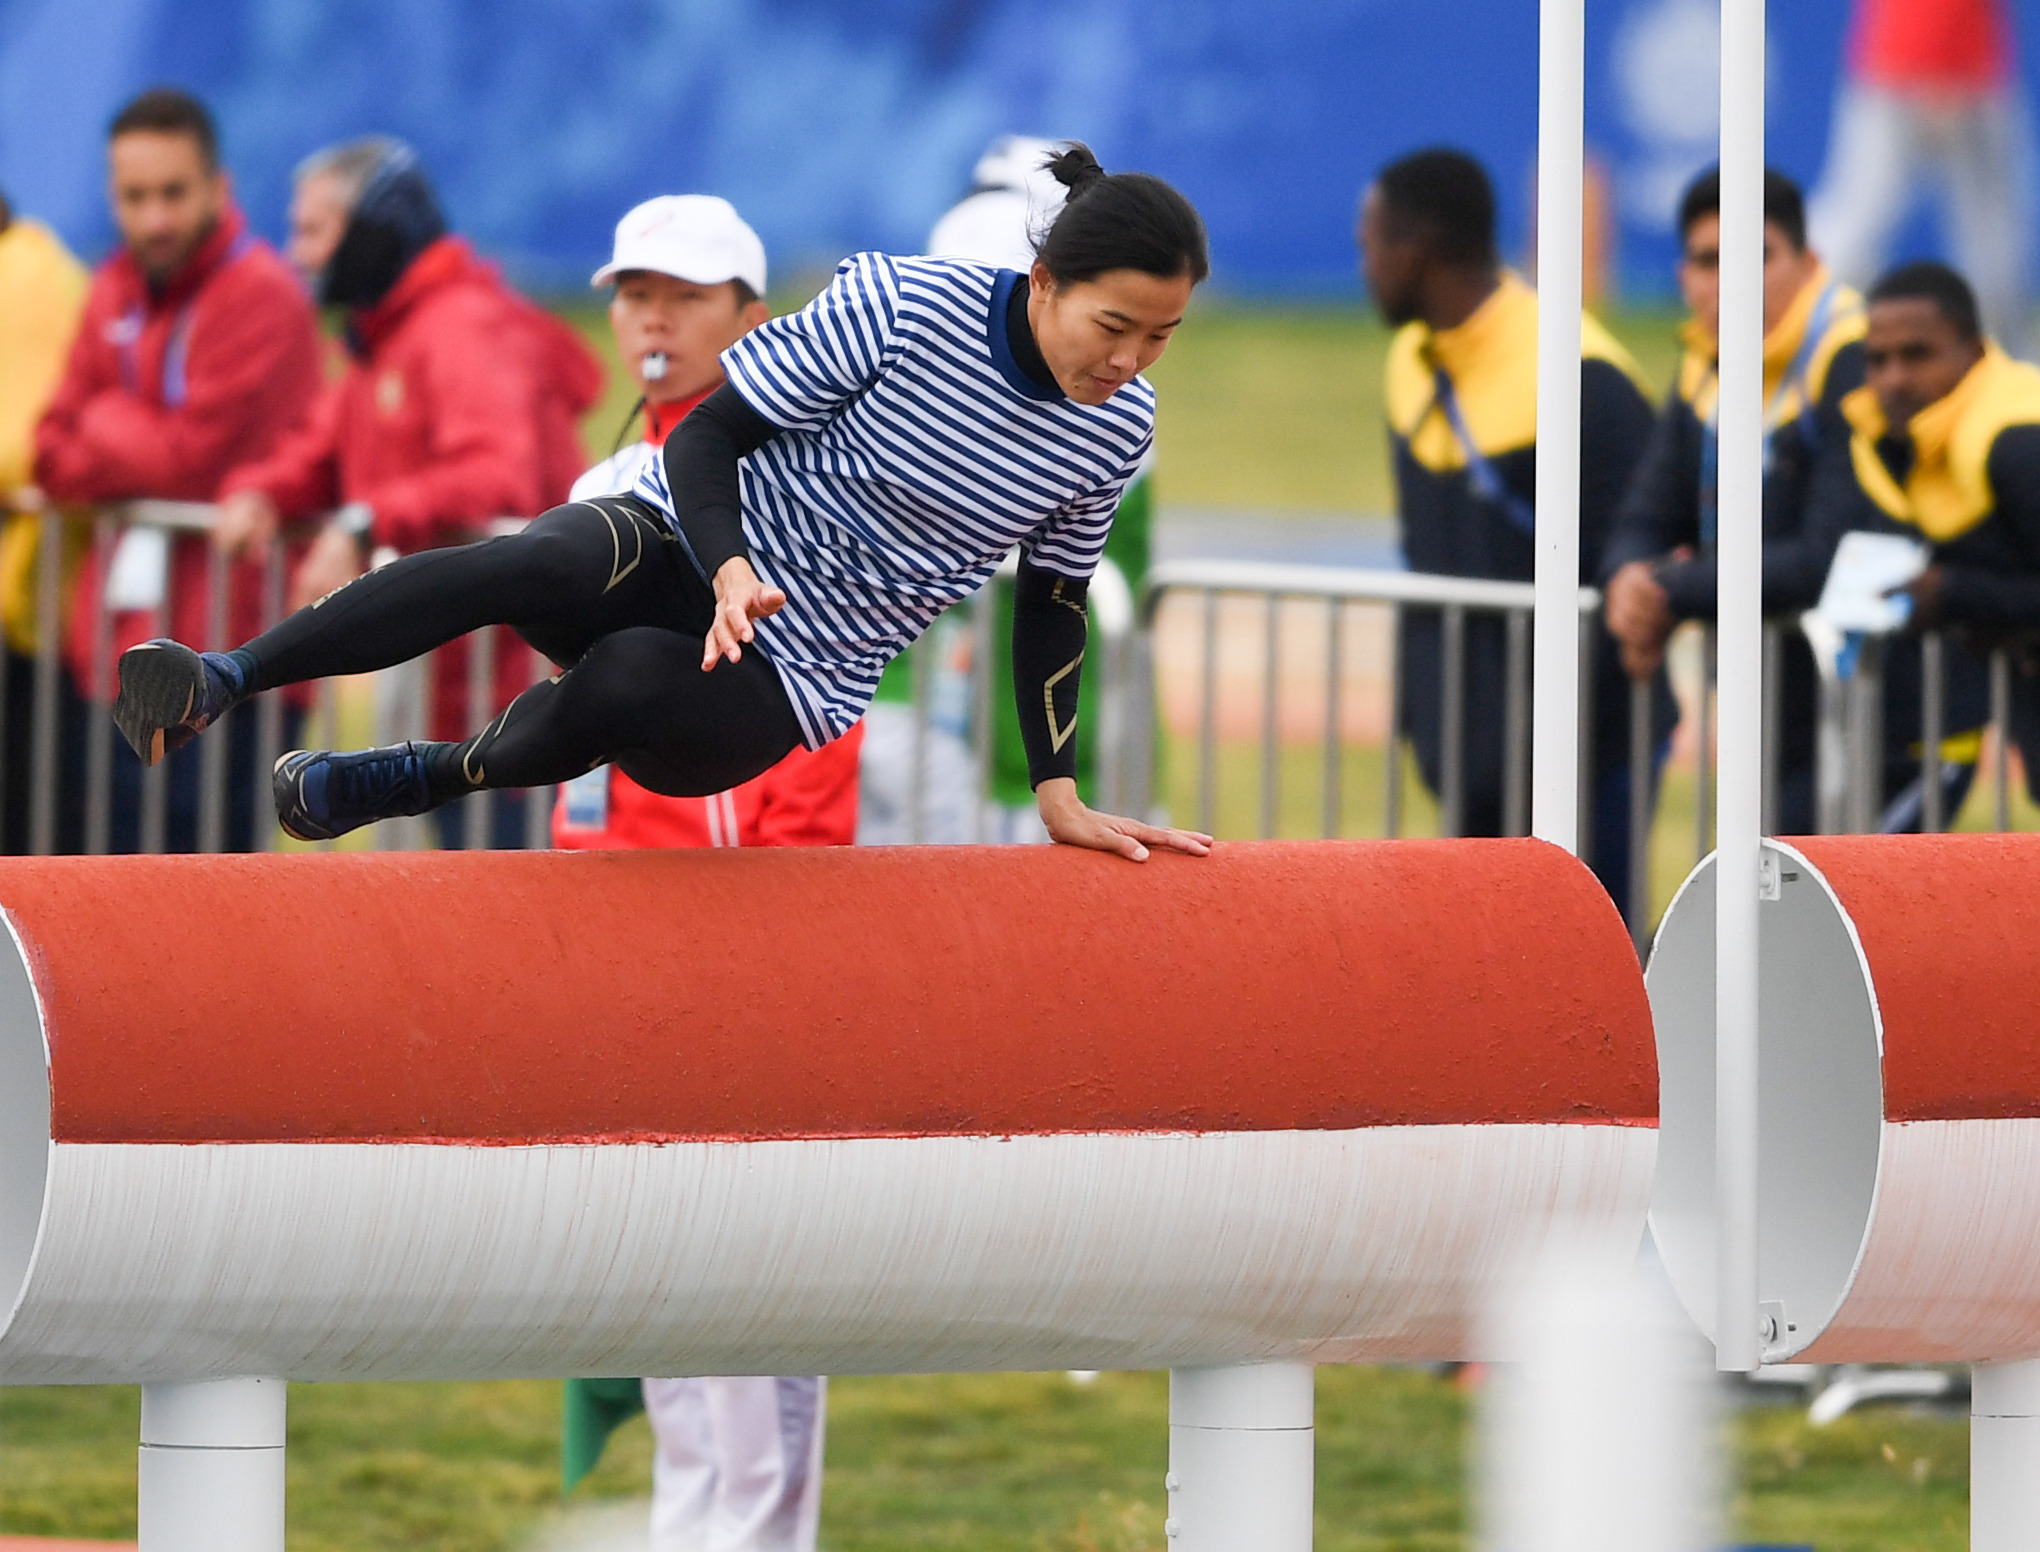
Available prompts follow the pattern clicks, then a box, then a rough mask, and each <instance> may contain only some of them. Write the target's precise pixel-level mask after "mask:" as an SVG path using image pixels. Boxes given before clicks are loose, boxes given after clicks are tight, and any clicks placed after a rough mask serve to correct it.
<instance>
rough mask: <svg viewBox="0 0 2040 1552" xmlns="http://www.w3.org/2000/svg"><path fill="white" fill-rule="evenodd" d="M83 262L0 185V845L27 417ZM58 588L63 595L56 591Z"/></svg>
mask: <svg viewBox="0 0 2040 1552" xmlns="http://www.w3.org/2000/svg"><path fill="white" fill-rule="evenodd" d="M86 283H87V282H86V275H85V269H84V266H83V265H81V264H80V263H79V262H78V261H77V260H76V259H74V258H72V257H71V254H70V252H69V251H68V250H67V249H66V248H65V247H64V245H63V242H62V241H61V240H60V239H59V238H58V237H57V235H56V234H55V233H54V232H52V231H51V230H50V229H49V228H48V227H46V226H44V225H43V224H42V223H41V222H39V221H29V220H24V219H21V218H19V217H17V216H16V215H15V214H14V211H13V208H12V207H11V206H10V205H9V204H8V203H7V196H6V195H5V194H4V193H0V319H4V320H5V323H4V325H0V513H4V514H5V522H4V525H0V634H4V637H5V652H4V656H0V788H4V798H0V851H6V852H21V851H25V850H26V849H27V845H28V797H29V779H28V778H29V743H30V716H31V712H32V709H33V694H32V688H33V684H34V679H33V667H34V661H33V660H34V654H35V650H36V645H37V642H38V639H39V637H38V631H39V630H40V628H41V627H42V625H43V623H44V622H43V621H41V620H38V619H37V618H36V599H35V580H36V535H37V532H38V527H39V524H38V518H37V515H36V514H37V513H38V512H40V510H41V508H42V495H41V492H39V491H38V490H37V489H36V488H35V426H36V422H37V421H38V420H40V419H41V418H42V412H43V407H44V406H45V405H47V404H48V403H49V402H50V395H51V394H53V393H55V392H56V388H57V380H58V379H59V378H60V377H62V376H63V372H64V361H65V358H66V357H67V356H68V355H69V353H70V349H71V336H72V335H73V334H75V333H76V332H77V330H78V317H79V314H80V313H82V312H83V311H84V307H85V288H86ZM59 596H60V597H61V596H63V594H62V592H61V591H60V593H59Z"/></svg>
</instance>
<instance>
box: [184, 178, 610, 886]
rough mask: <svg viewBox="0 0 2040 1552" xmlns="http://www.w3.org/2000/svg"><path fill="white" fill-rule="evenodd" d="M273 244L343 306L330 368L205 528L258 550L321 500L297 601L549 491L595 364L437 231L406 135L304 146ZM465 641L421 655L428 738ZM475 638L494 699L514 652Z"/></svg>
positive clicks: (523, 666)
mask: <svg viewBox="0 0 2040 1552" xmlns="http://www.w3.org/2000/svg"><path fill="white" fill-rule="evenodd" d="M290 252H291V259H292V262H294V263H295V264H296V265H297V266H298V267H299V268H300V269H301V270H303V271H304V272H305V273H306V275H308V276H310V277H312V278H313V283H314V284H315V286H316V287H317V292H318V297H319V300H320V301H322V302H325V303H329V304H332V305H335V306H339V307H344V308H346V309H347V329H346V344H347V351H348V363H347V369H346V371H345V373H344V374H343V375H342V377H341V378H340V380H339V381H338V382H337V383H334V384H332V385H331V386H330V387H329V388H328V389H327V390H326V392H325V394H324V395H323V397H322V398H321V399H320V401H319V404H318V406H317V409H316V411H315V412H314V414H313V415H312V418H311V420H310V421H309V422H308V423H307V424H306V425H304V426H303V427H302V428H300V429H299V430H298V431H297V432H295V433H294V434H292V435H291V436H290V437H289V438H288V439H286V440H285V441H284V443H283V444H282V445H281V446H280V447H278V448H277V449H276V450H275V451H274V452H273V453H271V454H270V455H269V456H268V457H266V458H263V459H261V460H259V461H253V462H250V463H248V464H246V465H244V466H243V467H241V468H238V469H236V470H235V471H234V472H233V474H232V475H231V476H230V477H229V478H228V480H227V482H226V485H225V487H224V492H225V493H224V497H223V501H222V506H221V513H220V525H219V531H218V538H219V541H220V543H221V544H223V545H225V546H226V547H227V548H229V549H230V550H232V551H235V552H247V551H255V550H259V549H262V548H264V547H266V546H267V545H268V544H270V543H271V542H273V540H274V538H275V535H276V533H277V530H278V527H279V525H280V524H281V523H283V522H286V521H295V520H302V519H306V518H310V517H312V516H315V515H317V514H320V513H331V514H333V515H332V516H331V518H330V519H329V520H328V522H327V523H326V526H325V528H324V529H323V531H322V532H321V533H320V534H319V536H318V537H317V538H316V539H314V540H313V542H312V545H311V548H310V550H309V551H307V553H306V555H305V557H304V559H303V560H302V561H301V562H299V564H298V566H297V568H296V571H295V573H294V575H293V578H292V583H291V603H292V604H293V606H302V605H304V604H307V603H310V602H311V601H312V600H313V599H316V598H319V597H322V596H324V595H325V594H326V593H328V592H331V591H332V590H333V589H334V588H336V587H339V586H341V585H343V584H344V583H346V582H348V581H350V580H352V579H353V578H354V577H355V576H357V575H359V574H360V572H361V569H362V567H363V565H364V564H365V563H366V561H367V560H368V558H369V556H370V554H371V553H372V552H373V551H375V550H376V549H379V548H388V549H391V550H394V551H396V552H397V553H399V554H411V553H414V552H416V551H418V550H426V549H433V548H436V547H438V546H441V545H447V544H460V543H465V542H467V541H468V540H471V539H474V538H476V537H478V536H479V535H480V534H481V533H482V532H483V531H485V530H486V529H487V527H488V526H489V524H490V523H491V522H492V521H493V520H495V519H497V518H503V517H530V516H533V515H535V514H537V513H539V512H543V511H545V510H546V509H547V508H548V507H551V506H554V505H556V504H558V503H559V502H561V501H563V500H565V499H566V494H567V489H568V487H569V486H570V485H571V484H572V482H573V479H574V476H575V475H576V474H577V473H579V471H580V468H581V465H582V463H583V461H584V459H583V454H582V450H581V442H580V432H579V429H578V424H579V417H580V416H581V414H582V413H583V412H584V411H586V410H587V409H588V408H589V407H590V406H591V405H593V404H594V402H595V399H596V397H597V395H598V394H599V393H600V391H601V387H602V368H601V366H600V364H599V363H597V361H596V360H595V358H594V357H593V356H592V355H591V354H589V352H588V349H587V347H586V346H585V345H583V344H582V343H581V341H580V339H579V337H578V336H576V335H575V334H574V332H573V331H572V330H571V329H569V328H568V327H567V326H566V325H565V324H564V323H561V322H560V321H559V320H558V319H556V318H554V317H553V316H552V315H551V314H549V313H547V312H544V311H542V310H541V309H540V308H538V307H535V306H534V305H532V304H531V303H530V302H528V301H526V300H525V299H524V298H523V297H521V296H519V295H517V294H516V292H514V291H512V290H511V289H510V288H509V287H508V286H507V285H505V284H504V282H503V280H502V278H501V277H500V276H499V275H498V274H497V273H496V270H495V269H494V267H493V266H491V265H488V264H485V263H483V262H482V260H480V259H479V258H477V257H476V256H475V253H474V251H473V250H472V249H471V248H469V246H468V245H467V244H466V243H465V242H463V241H462V240H461V239H460V238H458V237H454V236H451V235H450V234H449V233H448V232H447V230H446V221H445V218H444V216H443V215H442V214H441V212H440V208H439V202H438V199H437V197H436V196H435V195H434V193H433V191H432V186H431V184H430V182H429V181H428V180H427V179H426V176H425V173H424V169H423V168H422V167H420V166H419V164H418V159H417V156H416V155H415V153H413V152H412V150H411V148H410V147H409V146H406V145H404V144H403V143H402V142H401V141H396V140H390V139H385V138H376V139H370V140H361V141H355V142H353V143H351V144H348V145H343V146H339V147H336V148H334V149H331V150H328V151H323V152H320V153H319V154H317V155H315V156H313V157H312V158H310V159H309V160H308V161H306V162H305V163H304V164H303V165H302V166H301V167H300V168H299V169H298V174H297V185H296V191H295V194H294V196H293V198H292V201H291V247H290ZM468 645H469V644H468V643H467V642H464V641H462V642H455V643H453V644H452V645H451V646H448V647H446V648H443V649H442V650H441V651H440V652H439V653H437V654H435V656H434V659H433V662H432V667H431V679H432V690H431V702H432V717H431V721H432V727H431V736H432V737H434V738H464V737H466V736H467V735H468V734H469V733H470V732H473V731H474V728H473V727H472V726H470V723H471V720H472V717H471V712H470V708H469V696H468ZM494 650H495V661H496V670H495V672H496V684H495V693H494V696H493V698H492V706H491V709H492V710H493V711H500V710H501V709H502V708H503V707H505V706H507V705H509V703H510V702H511V701H512V700H513V699H515V698H516V696H517V695H518V693H519V692H520V691H522V690H523V689H524V688H525V687H526V686H528V685H529V684H530V683H531V680H532V674H533V663H532V657H531V653H530V651H529V649H528V648H526V647H525V646H524V645H523V643H522V642H520V641H519V640H518V639H517V637H516V636H515V635H513V634H512V633H511V632H509V631H507V630H499V631H497V632H496V636H495V647H494ZM492 796H493V804H494V807H493V816H492V821H491V824H490V826H489V829H490V836H491V843H492V844H493V845H496V846H499V847H514V846H520V845H522V844H523V837H524V834H525V828H524V825H525V821H524V803H525V798H524V794H522V793H498V794H494V795H492ZM467 801H469V802H472V801H473V799H469V800H467ZM464 808H465V804H464V803H463V804H459V805H453V806H450V807H448V808H446V809H442V810H440V811H439V815H438V823H439V827H440V839H441V842H442V843H443V844H445V845H448V846H459V845H461V844H463V840H464V836H465V832H466V823H465V815H464V814H463V813H462V812H461V810H462V809H464Z"/></svg>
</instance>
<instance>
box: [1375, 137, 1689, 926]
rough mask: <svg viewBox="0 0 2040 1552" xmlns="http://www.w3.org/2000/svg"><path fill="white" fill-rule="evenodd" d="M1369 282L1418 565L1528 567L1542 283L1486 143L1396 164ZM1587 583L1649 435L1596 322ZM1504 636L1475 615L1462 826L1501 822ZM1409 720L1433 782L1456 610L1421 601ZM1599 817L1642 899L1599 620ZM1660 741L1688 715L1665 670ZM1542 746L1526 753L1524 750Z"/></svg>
mask: <svg viewBox="0 0 2040 1552" xmlns="http://www.w3.org/2000/svg"><path fill="white" fill-rule="evenodd" d="M1358 236H1359V242H1360V248H1361V252H1362V262H1363V268H1364V271H1365V274H1366V280H1367V286H1368V289H1369V290H1370V291H1371V292H1372V293H1373V295H1374V299H1375V303H1376V305H1377V306H1378V307H1379V308H1380V309H1381V314H1382V317H1383V318H1384V319H1386V320H1387V321H1388V323H1390V324H1391V325H1392V326H1394V327H1395V329H1396V330H1397V333H1396V336H1395V339H1394V340H1393V342H1392V343H1391V344H1390V347H1389V357H1388V375H1387V385H1386V397H1387V406H1388V420H1389V434H1390V443H1391V447H1392V452H1393V457H1394V466H1395V482H1396V506H1397V509H1398V515H1399V517H1400V519H1401V524H1402V546H1403V555H1404V558H1405V559H1406V561H1407V562H1408V565H1409V568H1410V570H1412V571H1420V572H1430V573H1434V574H1441V575H1446V576H1461V577H1496V578H1503V579H1507V580H1512V581H1529V580H1531V577H1532V574H1533V570H1534V565H1533V539H1532V535H1533V533H1534V531H1535V528H1536V511H1535V506H1534V503H1535V501H1536V487H1537V481H1536V463H1537V294H1536V292H1534V291H1532V290H1531V289H1530V287H1529V286H1527V285H1525V284H1524V283H1523V281H1522V280H1520V279H1518V278H1517V277H1516V276H1514V275H1512V274H1508V273H1505V272H1504V271H1503V270H1502V268H1501V265H1500V262H1499V260H1498V258H1497V256H1496V252H1497V250H1496V246H1495V204H1494V190H1493V186H1492V185H1491V184H1490V183H1489V181H1488V177H1487V174H1486V173H1485V172H1484V171H1483V170H1482V168H1481V167H1480V165H1479V164H1478V163H1477V162H1475V161H1474V160H1473V159H1472V158H1471V157H1468V156H1466V155H1465V154H1463V153H1462V152H1458V151H1452V150H1426V151H1418V152H1415V153H1413V154H1412V155H1409V156H1406V157H1403V158H1402V159H1401V160H1399V161H1396V162H1393V163H1391V164H1390V165H1389V166H1387V167H1385V168H1383V169H1382V171H1381V173H1380V175H1379V176H1378V177H1377V178H1376V179H1375V181H1374V183H1373V184H1372V185H1371V186H1370V187H1369V188H1368V190H1367V193H1366V196H1365V198H1364V199H1363V200H1362V202H1361V207H1360V224H1359V232H1358ZM1581 339H1582V347H1583V351H1584V358H1583V360H1582V363H1581V368H1580V513H1579V523H1580V579H1581V581H1583V582H1585V581H1590V580H1591V579H1592V578H1593V577H1595V576H1596V575H1598V573H1599V569H1600V561H1601V554H1602V549H1603V546H1604V544H1605V542H1606V539H1607V535H1608V528H1609V523H1610V520H1611V518H1612V517H1613V515H1614V510H1615V505H1616V502H1617V500H1618V499H1619V498H1620V496H1621V494H1622V490H1623V488H1624V487H1625V486H1626V485H1627V483H1628V481H1629V476H1630V473H1631V471H1632V470H1633V469H1634V467H1635V465H1636V461H1637V459H1638V457H1639V456H1640V454H1641V453H1642V451H1643V447H1644V444H1645V442H1646V441H1647V440H1648V438H1649V435H1650V419H1651V416H1650V403H1649V401H1648V400H1647V399H1646V398H1645V397H1644V394H1643V390H1642V388H1641V387H1640V386H1639V384H1638V377H1637V371H1636V367H1635V364H1634V363H1633V362H1631V360H1630V359H1629V356H1628V354H1627V352H1625V351H1624V350H1623V349H1622V347H1621V346H1620V345H1619V344H1617V343H1616V342H1615V339H1614V337H1613V336H1611V335H1610V334H1609V333H1608V332H1607V330H1605V329H1604V328H1602V327H1601V325H1600V324H1599V323H1598V322H1596V321H1595V320H1594V318H1593V317H1591V316H1587V317H1585V318H1583V319H1582V334H1581ZM1507 654H1508V645H1507V636H1506V632H1505V625H1504V622H1503V620H1502V619H1501V617H1499V616H1497V615H1492V614H1471V615H1469V616H1468V617H1467V621H1466V654H1465V664H1466V668H1465V677H1464V682H1463V686H1462V688H1463V693H1464V705H1465V720H1464V738H1463V741H1462V744H1461V747H1462V749H1463V751H1464V755H1463V758H1464V761H1465V766H1464V773H1465V774H1464V783H1463V788H1462V790H1463V792H1464V805H1465V806H1464V812H1463V814H1462V815H1461V820H1460V833H1462V834H1465V835H1499V834H1500V833H1502V822H1503V811H1502V810H1503V799H1504V770H1503V766H1504V761H1505V738H1506V734H1505V729H1506V711H1507V707H1506V697H1507V695H1508V687H1507V686H1508V673H1507ZM1399 661H1400V669H1399V672H1400V675H1401V691H1402V705H1403V719H1404V727H1405V730H1406V731H1407V732H1408V734H1409V736H1410V741H1411V742H1412V743H1413V744H1414V745H1415V747H1416V753H1417V763H1418V766H1419V768H1420V769H1421V771H1422V772H1423V777H1424V781H1425V783H1426V784H1427V785H1428V786H1429V787H1430V788H1431V790H1432V791H1433V792H1439V791H1441V790H1442V787H1443V781H1444V774H1445V773H1444V766H1443V759H1444V747H1445V729H1444V718H1443V713H1442V710H1441V707H1440V692H1441V689H1442V688H1443V684H1444V661H1443V622H1442V621H1441V619H1440V617H1439V614H1438V612H1437V611H1435V610H1416V609H1406V610H1405V611H1404V612H1403V622H1402V635H1401V641H1400V652H1399ZM1590 667H1591V669H1592V672H1593V676H1594V679H1593V685H1594V689H1593V713H1592V715H1593V730H1592V731H1593V758H1592V761H1591V763H1590V766H1589V769H1588V770H1587V771H1585V772H1583V773H1582V779H1583V781H1585V782H1588V783H1590V784H1591V785H1590V786H1589V789H1588V790H1589V793H1590V796H1591V800H1592V818H1593V824H1592V827H1591V832H1590V834H1589V835H1588V836H1586V837H1583V838H1582V839H1583V840H1584V841H1585V842H1586V843H1587V845H1588V847H1589V850H1588V854H1587V855H1588V861H1589V862H1590V863H1591V865H1592V867H1593V869H1594V871H1595V872H1596V873H1597V874H1598V875H1599V876H1600V878H1601V880H1602V882H1603V883H1604V884H1605V885H1606V886H1607V887H1608V890H1609V893H1610V894H1611V895H1613V896H1614V898H1615V899H1616V900H1618V901H1623V902H1625V903H1626V902H1627V900H1628V895H1629V819H1628V815H1629V693H1628V680H1627V678H1625V676H1624V675H1623V672H1622V665H1621V661H1620V658H1619V656H1618V654H1617V651H1616V646H1615V641H1614V638H1613V637H1611V636H1610V635H1608V633H1607V632H1606V631H1605V630H1596V631H1595V632H1594V636H1593V652H1592V661H1591V664H1590ZM1654 683H1655V686H1656V693H1655V696H1654V698H1653V716H1654V726H1653V729H1652V746H1653V748H1661V747H1662V744H1663V740H1664V737H1665V735H1666V734H1668V733H1669V731H1670V729H1671V726H1672V723H1673V721H1674V718H1675V716H1676V711H1675V708H1674V705H1673V702H1672V699H1671V692H1670V690H1669V688H1668V687H1667V685H1666V684H1665V681H1664V678H1663V675H1662V673H1661V672H1660V673H1659V674H1658V675H1657V677H1656V679H1655V681H1654ZM1527 743H1528V740H1527V739H1526V740H1525V744H1526V757H1527Z"/></svg>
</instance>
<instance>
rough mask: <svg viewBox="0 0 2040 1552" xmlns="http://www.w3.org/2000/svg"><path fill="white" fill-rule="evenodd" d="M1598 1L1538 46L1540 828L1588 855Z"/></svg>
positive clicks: (1568, 10) (1551, 0) (1536, 752)
mask: <svg viewBox="0 0 2040 1552" xmlns="http://www.w3.org/2000/svg"><path fill="white" fill-rule="evenodd" d="M1586 70H1587V20H1586V0H1543V4H1542V6H1541V8H1540V15H1539V21H1538V47H1537V297H1538V308H1537V541H1536V584H1537V615H1536V624H1535V626H1534V627H1533V640H1534V656H1533V658H1532V660H1531V677H1532V683H1531V704H1532V705H1533V706H1534V707H1535V717H1534V720H1533V722H1532V725H1531V733H1530V833H1531V834H1532V835H1535V836H1537V837H1538V838H1539V839H1541V840H1546V841H1550V842H1551V843H1552V844H1553V845H1555V846H1563V847H1564V848H1565V849H1566V850H1567V851H1570V852H1577V851H1578V850H1579V849H1580V817H1579V816H1580V736H1579V721H1580V611H1579V586H1580V305H1581V296H1582V287H1583V264H1584V258H1583V251H1584V224H1585V220H1586V214H1585V211H1586V192H1585V180H1586V174H1585V163H1584V158H1585V147H1586V140H1585V134H1586V127H1585V126H1586Z"/></svg>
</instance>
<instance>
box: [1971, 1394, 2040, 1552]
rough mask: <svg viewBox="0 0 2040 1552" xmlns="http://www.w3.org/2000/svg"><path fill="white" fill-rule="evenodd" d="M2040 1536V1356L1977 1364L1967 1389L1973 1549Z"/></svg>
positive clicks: (1984, 1551)
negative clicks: (2018, 1360)
mask: <svg viewBox="0 0 2040 1552" xmlns="http://www.w3.org/2000/svg"><path fill="white" fill-rule="evenodd" d="M2036 1538H2040V1360H2028V1361H2027V1362H2024V1363H1979V1364H1977V1365H1976V1366H1975V1368H1974V1369H1972V1370H1971V1377H1970V1387H1969V1546H1970V1552H2028V1549H2029V1548H2031V1547H2032V1546H2033V1544H2034V1542H2035V1540H2036Z"/></svg>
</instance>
